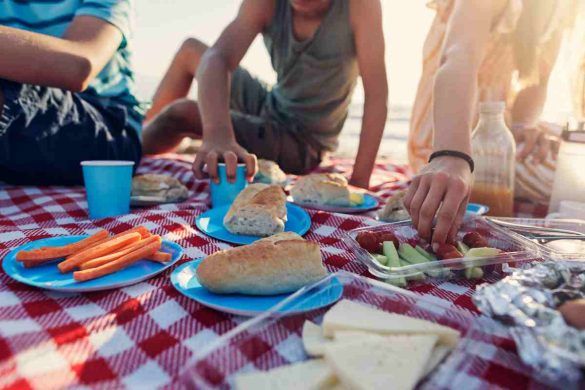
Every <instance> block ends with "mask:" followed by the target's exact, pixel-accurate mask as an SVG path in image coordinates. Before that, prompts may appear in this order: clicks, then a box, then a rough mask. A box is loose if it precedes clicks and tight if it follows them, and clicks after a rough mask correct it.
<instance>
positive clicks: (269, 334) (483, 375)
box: [181, 271, 542, 389]
mask: <svg viewBox="0 0 585 390" xmlns="http://www.w3.org/2000/svg"><path fill="white" fill-rule="evenodd" d="M333 280H336V281H337V282H339V284H341V286H342V287H343V292H342V294H341V297H340V300H343V299H347V300H351V301H355V302H359V303H362V304H366V305H369V306H371V307H374V308H377V309H380V310H383V311H386V312H389V313H398V314H402V315H406V316H409V317H413V318H419V319H424V320H427V321H430V322H433V323H437V324H441V325H444V326H448V327H451V328H453V329H456V330H458V331H459V332H460V336H461V338H460V340H459V343H458V344H457V346H456V347H455V349H454V350H453V351H452V352H451V353H450V355H449V356H448V357H446V358H445V359H444V360H443V361H442V363H441V364H440V365H439V366H438V367H437V368H436V369H434V370H433V371H432V372H431V373H430V374H428V375H427V376H426V377H425V378H423V379H422V380H421V381H420V382H419V384H418V386H417V388H419V389H450V388H454V387H453V386H455V385H457V386H456V387H457V388H488V387H489V386H490V385H491V384H490V383H489V381H490V379H493V378H490V375H491V376H493V371H492V372H490V370H493V368H494V367H493V365H492V364H493V363H494V360H492V359H494V356H495V354H496V353H501V354H504V356H506V358H505V361H506V365H507V366H508V367H515V368H517V367H522V370H523V375H526V377H527V378H530V377H531V376H532V377H533V380H532V382H533V384H539V383H538V382H540V383H542V380H540V379H537V374H538V373H536V372H533V371H532V370H531V369H530V368H528V367H525V366H522V365H521V363H520V360H519V357H517V356H515V355H513V354H510V352H509V349H510V348H511V346H512V345H513V342H512V341H511V339H510V338H509V335H508V334H507V330H506V327H504V326H503V325H501V324H500V323H498V322H496V321H494V320H492V319H490V318H487V317H483V316H480V317H474V315H473V314H472V313H471V312H469V311H466V310H462V309H458V308H457V307H455V306H453V305H449V304H447V303H445V304H443V303H442V302H441V301H437V300H435V299H433V300H431V299H429V298H426V297H423V296H420V295H418V294H415V293H413V292H410V291H407V290H404V289H401V288H397V287H394V286H391V285H388V284H386V283H383V282H380V281H376V280H374V279H370V278H365V277H360V276H358V275H355V274H351V273H347V272H344V271H341V272H338V273H335V274H332V275H329V277H327V278H326V279H324V280H322V281H320V282H318V283H316V284H315V285H313V286H310V287H306V288H303V289H301V290H299V291H298V292H296V293H295V294H293V295H291V296H290V297H289V298H287V299H286V300H284V301H283V302H282V303H280V304H278V305H277V306H275V307H274V308H272V309H271V310H269V311H267V312H265V313H263V314H262V315H259V316H257V317H254V318H252V319H250V320H247V321H245V322H243V323H241V324H240V325H238V326H237V327H236V328H234V329H232V330H231V331H229V332H227V333H226V334H225V335H223V336H221V337H219V338H216V339H214V340H213V341H211V342H209V343H208V344H207V345H205V346H204V347H203V348H201V349H199V351H198V352H197V353H196V355H195V356H194V357H193V358H192V359H191V360H190V362H189V363H188V364H187V366H186V367H187V368H186V369H185V370H184V371H183V373H182V375H181V380H182V382H183V383H184V384H185V385H186V386H187V387H188V388H194V389H230V388H234V381H235V378H236V376H237V375H239V374H242V373H250V372H258V371H268V370H271V369H274V368H277V367H281V366H285V365H288V364H293V363H298V362H302V361H306V360H308V359H310V357H309V356H308V355H307V354H306V352H305V350H304V347H303V344H302V338H301V331H302V327H303V324H304V322H305V321H307V320H309V321H312V322H314V323H315V324H317V325H320V324H321V323H322V321H323V315H324V314H325V312H326V311H327V310H328V309H329V308H328V307H327V308H323V309H319V310H315V311H311V312H305V313H302V314H294V315H287V314H286V313H283V312H282V311H283V308H289V309H290V311H295V310H297V309H298V308H302V307H303V306H306V303H307V301H309V300H313V299H315V296H318V295H320V294H332V293H336V291H333V290H336V287H333V286H335V284H334V283H332V281H333ZM498 351H499V352H498ZM498 356H502V355H498ZM500 363H501V362H500ZM503 374H505V371H504V373H503ZM535 381H538V382H536V383H535ZM512 382H513V381H512ZM504 383H506V378H501V380H500V381H499V383H498V385H502V384H504Z"/></svg>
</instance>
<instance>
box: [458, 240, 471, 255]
mask: <svg viewBox="0 0 585 390" xmlns="http://www.w3.org/2000/svg"><path fill="white" fill-rule="evenodd" d="M457 249H459V252H461V253H462V254H463V255H465V254H466V253H467V252H469V247H468V246H467V245H465V244H464V243H463V242H461V241H457Z"/></svg>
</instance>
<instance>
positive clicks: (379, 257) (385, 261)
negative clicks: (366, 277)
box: [372, 253, 388, 265]
mask: <svg viewBox="0 0 585 390" xmlns="http://www.w3.org/2000/svg"><path fill="white" fill-rule="evenodd" d="M372 257H373V258H374V259H376V261H377V262H378V263H380V264H382V265H387V264H388V258H387V257H386V256H384V255H379V254H377V253H374V254H372Z"/></svg>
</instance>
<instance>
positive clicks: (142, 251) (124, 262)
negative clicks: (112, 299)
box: [73, 237, 162, 282]
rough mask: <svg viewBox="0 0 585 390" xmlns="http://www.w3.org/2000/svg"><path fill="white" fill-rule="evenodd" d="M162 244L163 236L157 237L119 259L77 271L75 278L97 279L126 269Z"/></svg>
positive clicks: (78, 279)
mask: <svg viewBox="0 0 585 390" xmlns="http://www.w3.org/2000/svg"><path fill="white" fill-rule="evenodd" d="M161 244H162V240H161V238H160V237H157V238H156V241H155V242H153V243H150V244H148V245H146V246H143V247H141V248H139V249H136V250H135V251H133V252H130V253H128V254H126V255H124V256H122V257H120V258H119V259H117V260H114V261H111V262H109V263H107V264H104V265H102V266H99V267H97V268H90V269H86V270H83V271H75V272H73V278H74V279H75V280H76V281H78V282H84V281H86V280H91V279H96V278H99V277H101V276H104V275H109V274H111V273H114V272H117V271H119V270H121V269H124V268H126V267H128V266H130V265H132V264H134V263H135V262H137V261H139V260H142V259H144V258H146V257H148V256H151V255H152V254H153V253H156V252H157V251H158V250H159V249H160V247H161Z"/></svg>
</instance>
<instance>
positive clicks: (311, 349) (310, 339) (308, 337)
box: [302, 321, 331, 357]
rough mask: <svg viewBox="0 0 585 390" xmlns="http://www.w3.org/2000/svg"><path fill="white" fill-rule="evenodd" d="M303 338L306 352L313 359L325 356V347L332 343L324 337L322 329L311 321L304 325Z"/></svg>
mask: <svg viewBox="0 0 585 390" xmlns="http://www.w3.org/2000/svg"><path fill="white" fill-rule="evenodd" d="M302 338H303V347H304V348H305V352H307V355H309V356H311V357H320V356H323V353H324V352H325V345H326V344H328V343H330V342H331V340H330V339H326V338H325V337H324V336H323V330H322V329H321V327H320V326H319V325H316V324H314V323H312V322H311V321H305V323H304V324H303V333H302Z"/></svg>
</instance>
